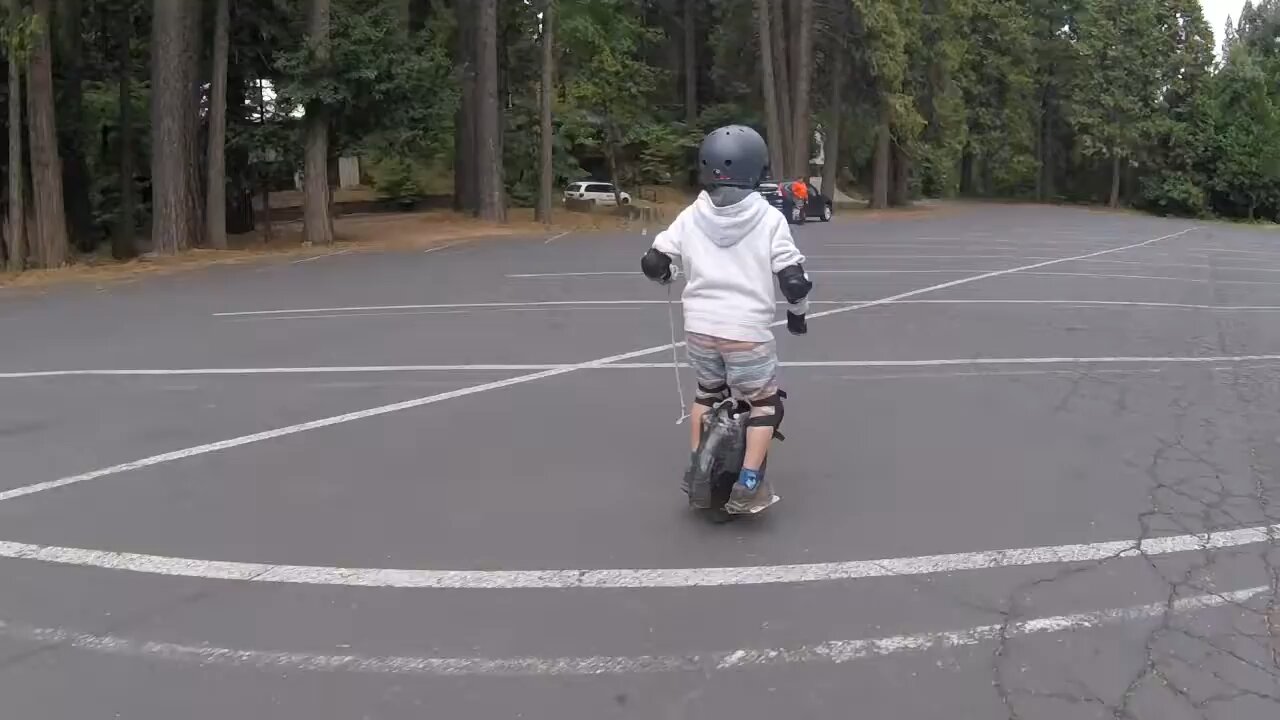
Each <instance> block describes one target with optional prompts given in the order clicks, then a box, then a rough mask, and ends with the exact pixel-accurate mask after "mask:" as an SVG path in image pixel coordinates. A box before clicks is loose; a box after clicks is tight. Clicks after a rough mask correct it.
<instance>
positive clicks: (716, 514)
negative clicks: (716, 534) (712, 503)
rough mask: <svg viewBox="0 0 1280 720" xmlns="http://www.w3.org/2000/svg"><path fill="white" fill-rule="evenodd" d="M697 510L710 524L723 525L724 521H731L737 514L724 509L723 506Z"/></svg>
mask: <svg viewBox="0 0 1280 720" xmlns="http://www.w3.org/2000/svg"><path fill="white" fill-rule="evenodd" d="M698 512H699V513H702V517H704V518H706V520H707V522H709V523H711V524H712V525H724V524H725V523H731V522H733V521H734V520H737V519H738V516H737V515H734V514H733V513H731V512H729V511H728V510H725V509H724V507H717V508H710V509H708V510H699V511H698Z"/></svg>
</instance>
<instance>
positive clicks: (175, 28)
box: [151, 0, 201, 255]
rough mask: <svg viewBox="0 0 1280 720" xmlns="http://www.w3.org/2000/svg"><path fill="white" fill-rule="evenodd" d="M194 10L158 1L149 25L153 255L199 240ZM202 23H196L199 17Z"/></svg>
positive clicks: (173, 252) (162, 0) (187, 5)
mask: <svg viewBox="0 0 1280 720" xmlns="http://www.w3.org/2000/svg"><path fill="white" fill-rule="evenodd" d="M195 9H196V8H195V6H194V5H193V4H192V5H189V4H187V3H181V2H172V1H171V0H155V2H154V3H153V5H152V26H151V28H152V29H151V208H152V210H151V217H152V224H151V250H152V252H155V253H156V254H159V255H175V254H177V253H178V252H181V251H183V250H186V249H187V248H189V247H191V243H192V241H193V240H194V239H195V238H198V237H200V233H201V228H200V224H199V221H198V219H197V217H196V204H195V202H196V200H195V198H193V197H192V196H191V189H192V187H193V186H194V178H195V174H196V168H197V162H196V161H197V158H196V152H195V143H196V139H195V138H196V123H197V116H196V105H195V96H194V88H195V87H196V82H197V80H198V75H199V73H198V70H197V65H198V62H197V54H196V47H197V44H198V43H199V35H198V25H197V22H193V17H192V16H194V15H195V13H194V10H195ZM196 19H197V20H198V18H196Z"/></svg>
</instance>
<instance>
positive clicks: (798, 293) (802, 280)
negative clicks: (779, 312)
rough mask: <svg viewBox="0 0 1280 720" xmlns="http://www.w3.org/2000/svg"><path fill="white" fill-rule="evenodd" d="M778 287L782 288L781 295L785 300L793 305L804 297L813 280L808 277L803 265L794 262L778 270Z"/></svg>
mask: <svg viewBox="0 0 1280 720" xmlns="http://www.w3.org/2000/svg"><path fill="white" fill-rule="evenodd" d="M778 287H780V288H782V296H783V297H785V298H786V299H787V302H789V303H791V304H793V305H794V304H795V303H798V302H800V301H801V300H803V299H805V297H806V296H807V295H808V294H809V291H810V290H812V289H813V281H811V280H810V279H809V275H808V274H807V273H806V272H805V271H804V267H803V266H801V265H800V263H796V264H795V265H788V266H786V267H784V268H782V269H781V270H779V271H778Z"/></svg>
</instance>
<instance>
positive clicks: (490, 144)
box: [475, 0, 506, 222]
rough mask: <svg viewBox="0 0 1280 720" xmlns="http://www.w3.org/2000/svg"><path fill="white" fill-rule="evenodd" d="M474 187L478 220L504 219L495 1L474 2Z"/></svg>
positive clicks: (482, 0) (503, 220)
mask: <svg viewBox="0 0 1280 720" xmlns="http://www.w3.org/2000/svg"><path fill="white" fill-rule="evenodd" d="M476 5H477V7H476V102H475V109H476V123H475V127H476V138H475V139H476V173H477V177H476V186H477V188H478V189H479V214H480V219H482V220H488V221H490V222H505V221H506V208H505V207H504V206H503V202H502V154H501V145H500V144H499V143H500V137H499V135H500V134H501V132H502V116H501V110H500V109H499V103H498V1H497V0H477V2H476Z"/></svg>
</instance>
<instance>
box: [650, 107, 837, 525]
mask: <svg viewBox="0 0 1280 720" xmlns="http://www.w3.org/2000/svg"><path fill="white" fill-rule="evenodd" d="M768 158H769V149H768V147H767V146H766V145H765V142H764V139H763V138H761V137H760V135H759V133H757V132H756V131H755V130H752V129H751V128H749V127H744V126H741V125H730V126H728V127H723V128H720V129H719V130H716V131H714V132H712V133H711V134H709V135H707V137H706V138H705V139H703V141H702V146H701V147H700V148H699V150H698V180H699V182H700V183H701V184H702V186H703V187H704V188H705V191H704V192H702V193H701V194H700V195H699V196H698V199H697V200H695V201H694V203H693V205H690V206H689V207H688V208H686V209H685V210H684V212H682V213H680V215H679V217H677V218H676V220H675V222H673V223H672V224H671V227H669V228H667V229H666V230H665V231H663V232H661V233H658V236H657V237H656V238H654V241H653V247H652V248H650V249H649V251H648V252H647V253H646V254H645V256H644V258H643V259H642V261H641V266H642V269H643V271H644V274H645V275H646V276H647V277H649V278H650V279H652V280H656V281H657V282H660V283H663V284H666V283H669V282H671V279H672V270H671V264H672V259H673V258H680V264H681V266H682V267H683V269H684V274H685V277H686V278H687V284H686V285H685V289H684V294H683V302H684V326H685V331H686V333H687V335H686V339H685V345H686V349H687V350H688V354H689V364H690V365H692V366H693V368H694V373H695V375H696V376H697V380H698V392H697V399H696V400H695V401H694V404H693V406H692V407H691V408H690V415H691V416H692V419H693V437H692V441H693V451H694V454H695V457H696V454H697V449H698V442H699V440H700V434H701V428H702V418H703V416H704V415H705V414H706V413H707V411H708V410H709V409H710V408H711V407H712V406H714V405H715V404H716V403H717V402H719V401H720V400H722V399H724V398H727V397H729V396H730V394H731V393H732V394H733V395H736V396H737V397H739V398H741V399H742V400H745V401H746V402H747V403H749V404H750V405H751V419H750V421H749V422H748V429H747V449H746V457H745V459H744V460H743V466H742V472H741V473H740V474H739V476H738V481H737V482H736V483H735V484H734V486H733V491H732V494H731V495H730V497H729V502H728V504H726V505H725V509H726V510H727V511H729V512H731V513H753V512H759V511H760V510H763V509H764V508H766V507H768V506H769V505H770V504H772V503H773V497H774V496H773V491H772V490H771V489H770V488H769V485H768V483H767V482H765V478H764V470H763V468H764V461H765V458H766V457H767V455H768V452H769V442H770V440H771V439H772V438H773V434H774V432H775V431H776V429H777V427H778V425H779V424H780V423H781V422H782V416H783V412H782V399H781V395H780V394H779V391H778V379H777V373H778V355H777V349H776V346H775V342H774V338H773V331H772V330H771V329H770V326H771V324H772V323H773V318H774V315H775V312H776V311H775V306H774V294H773V282H774V276H775V275H776V276H777V278H778V285H779V286H780V287H781V289H782V294H783V296H784V297H786V299H787V302H788V303H790V304H791V307H790V308H789V309H788V310H787V329H788V330H790V331H791V332H792V333H793V334H795V335H803V334H804V333H806V332H808V327H807V325H806V322H805V313H806V312H807V306H808V302H807V300H806V299H805V298H806V297H807V296H808V294H809V291H810V290H811V289H812V288H813V283H811V282H810V281H809V277H808V275H806V274H805V272H804V268H803V267H802V266H801V263H803V262H804V256H803V255H801V254H800V252H799V251H798V250H797V249H796V246H795V243H794V242H792V240H791V229H790V227H789V226H788V225H787V221H786V218H784V217H783V216H782V214H781V213H779V212H778V211H777V210H775V209H774V208H773V207H772V206H770V205H769V203H768V202H767V201H766V200H765V199H764V198H763V197H762V196H761V195H760V194H759V193H758V192H756V186H757V185H758V184H759V183H760V179H761V178H762V177H763V176H764V173H765V168H766V166H767V165H768V162H769V160H768Z"/></svg>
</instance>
